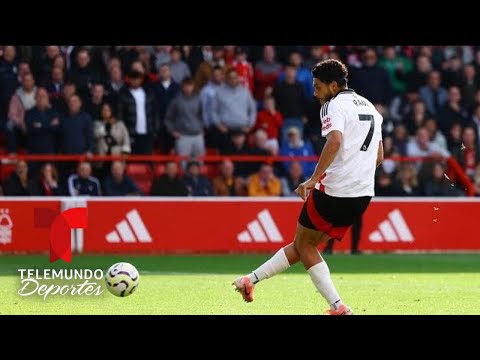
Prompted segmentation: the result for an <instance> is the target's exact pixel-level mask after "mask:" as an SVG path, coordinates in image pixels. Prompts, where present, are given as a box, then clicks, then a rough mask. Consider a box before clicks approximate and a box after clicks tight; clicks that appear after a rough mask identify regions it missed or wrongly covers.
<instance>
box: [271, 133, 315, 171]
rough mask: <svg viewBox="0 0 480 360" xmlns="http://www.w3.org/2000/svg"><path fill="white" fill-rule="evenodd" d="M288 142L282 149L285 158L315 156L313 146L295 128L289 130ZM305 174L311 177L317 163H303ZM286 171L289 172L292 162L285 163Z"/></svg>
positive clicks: (281, 153) (281, 152)
mask: <svg viewBox="0 0 480 360" xmlns="http://www.w3.org/2000/svg"><path fill="white" fill-rule="evenodd" d="M287 138H288V140H287V142H285V143H283V144H282V147H281V148H280V155H283V156H312V155H315V152H314V151H313V147H312V144H311V143H310V141H308V140H307V141H304V140H302V138H301V135H300V130H298V128H296V127H295V126H292V127H290V128H289V129H288V130H287ZM301 164H302V168H303V174H305V176H311V175H312V174H313V172H314V170H315V165H316V162H315V161H301ZM283 166H284V169H285V171H288V169H289V167H290V162H289V161H285V162H284V163H283Z"/></svg>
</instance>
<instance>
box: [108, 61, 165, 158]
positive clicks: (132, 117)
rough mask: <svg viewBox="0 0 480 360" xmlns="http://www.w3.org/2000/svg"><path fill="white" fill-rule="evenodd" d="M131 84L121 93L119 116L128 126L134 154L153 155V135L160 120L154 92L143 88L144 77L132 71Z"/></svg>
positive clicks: (129, 78) (130, 74)
mask: <svg viewBox="0 0 480 360" xmlns="http://www.w3.org/2000/svg"><path fill="white" fill-rule="evenodd" d="M128 80H129V83H128V85H127V86H124V87H123V88H122V90H121V91H120V95H119V99H118V105H117V106H118V110H117V114H118V117H119V118H120V120H123V122H124V123H125V125H126V126H127V129H128V132H129V134H130V139H131V140H132V153H133V154H152V153H153V133H154V130H155V128H156V124H157V121H158V120H157V119H158V108H157V104H156V102H155V97H154V95H153V92H152V91H151V90H150V89H149V88H143V87H142V83H143V76H142V74H141V73H140V72H138V71H134V70H133V71H131V72H130V73H129V76H128Z"/></svg>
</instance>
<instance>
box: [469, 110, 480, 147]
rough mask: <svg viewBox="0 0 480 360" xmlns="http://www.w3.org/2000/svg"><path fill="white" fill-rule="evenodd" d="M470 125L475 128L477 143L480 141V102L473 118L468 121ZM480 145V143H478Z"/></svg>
mask: <svg viewBox="0 0 480 360" xmlns="http://www.w3.org/2000/svg"><path fill="white" fill-rule="evenodd" d="M468 126H470V127H472V128H473V129H474V130H475V136H476V138H477V143H478V142H479V141H480V104H477V105H476V106H475V110H474V112H473V115H472V118H471V120H470V122H469V123H468ZM478 144H479V145H480V143H478Z"/></svg>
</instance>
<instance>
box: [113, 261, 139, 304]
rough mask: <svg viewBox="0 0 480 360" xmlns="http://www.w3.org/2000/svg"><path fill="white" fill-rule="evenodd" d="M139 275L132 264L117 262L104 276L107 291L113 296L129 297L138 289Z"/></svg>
mask: <svg viewBox="0 0 480 360" xmlns="http://www.w3.org/2000/svg"><path fill="white" fill-rule="evenodd" d="M139 279H140V275H139V274H138V271H137V269H136V268H135V266H133V265H132V264H129V263H126V262H119V263H116V264H113V265H112V266H111V267H110V269H108V271H107V274H106V275H105V283H106V286H107V289H108V291H110V292H111V293H112V294H113V295H115V296H121V297H125V296H128V295H131V294H132V293H133V292H134V291H135V290H137V287H138V281H139Z"/></svg>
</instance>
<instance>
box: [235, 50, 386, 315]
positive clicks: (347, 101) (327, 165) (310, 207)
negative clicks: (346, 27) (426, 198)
mask: <svg viewBox="0 0 480 360" xmlns="http://www.w3.org/2000/svg"><path fill="white" fill-rule="evenodd" d="M312 74H313V85H314V89H315V93H314V96H315V97H316V98H317V99H318V100H319V101H320V103H321V104H322V108H321V110H320V118H321V121H322V135H323V136H324V137H326V138H327V142H326V144H325V147H324V148H323V151H322V154H321V155H320V159H319V160H318V163H317V166H316V168H315V171H314V173H313V174H312V175H311V177H310V178H309V179H308V180H306V181H305V182H303V183H301V184H300V185H299V186H298V188H297V189H296V190H295V192H296V193H297V194H298V195H299V196H300V197H301V198H302V199H303V200H304V201H305V203H304V205H303V208H302V211H301V213H300V216H299V218H298V223H297V229H296V233H295V238H294V240H293V242H292V243H290V244H289V245H287V246H285V247H283V248H281V249H280V250H279V251H278V252H277V253H275V255H273V257H272V258H270V259H269V260H268V261H266V262H265V263H264V264H262V265H261V266H260V267H259V268H258V269H256V270H255V271H253V272H252V273H250V274H249V275H246V276H241V277H239V278H237V279H236V280H235V281H234V282H233V285H234V286H235V290H236V291H238V292H239V293H240V294H241V295H242V297H243V299H244V300H245V301H246V302H251V301H253V291H254V287H255V284H256V283H258V282H259V281H262V280H265V279H268V278H270V277H272V276H274V275H276V274H278V273H280V272H282V271H284V270H286V269H287V268H288V267H289V266H291V265H293V264H295V263H297V262H298V261H301V262H302V263H303V265H304V267H305V269H306V270H307V272H308V273H309V274H310V277H311V279H312V282H313V283H314V285H315V287H316V288H317V289H318V291H319V292H320V294H321V295H322V296H323V297H324V298H325V299H326V300H327V302H328V304H329V305H330V309H329V310H328V311H327V313H328V314H330V315H352V314H353V312H352V309H351V308H350V307H348V306H347V305H345V304H343V303H342V300H341V298H340V295H339V294H338V291H337V289H336V288H335V285H334V284H333V282H332V279H331V278H330V270H329V268H328V266H327V264H326V262H325V261H324V260H323V258H322V256H321V255H320V253H319V252H318V250H317V247H318V246H319V245H320V244H324V243H325V242H326V241H328V240H329V239H336V240H341V239H342V237H343V235H344V234H345V232H346V231H347V229H348V228H349V227H350V226H351V225H352V223H353V221H354V219H355V218H356V217H358V216H359V215H361V214H363V213H364V212H365V210H366V209H367V207H368V205H369V203H370V200H371V198H372V197H373V196H374V176H375V169H376V167H377V166H378V165H380V163H381V162H382V160H383V145H382V131H381V129H382V121H383V118H382V116H381V115H380V114H379V113H378V111H377V110H376V109H375V107H374V106H373V105H372V103H371V102H370V101H368V100H367V99H365V98H364V97H362V96H360V95H358V94H357V93H355V91H354V90H352V89H349V88H348V87H347V76H348V71H347V68H346V67H345V65H344V64H343V63H341V62H340V61H337V60H332V59H329V60H325V61H322V62H320V63H318V64H317V65H315V67H314V68H313V70H312Z"/></svg>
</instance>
